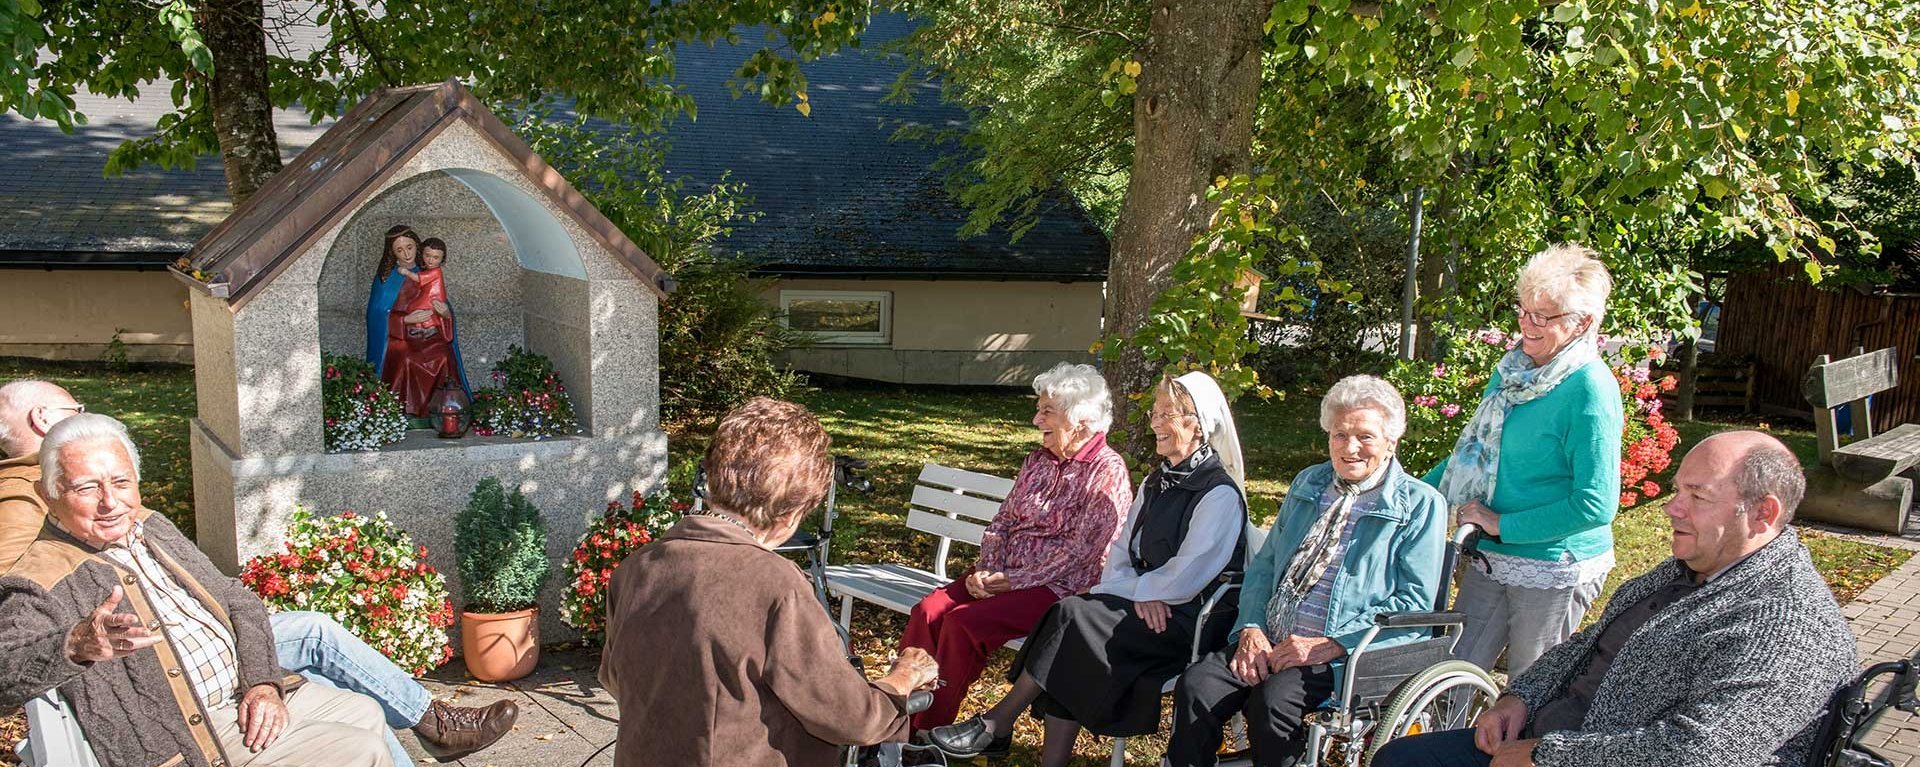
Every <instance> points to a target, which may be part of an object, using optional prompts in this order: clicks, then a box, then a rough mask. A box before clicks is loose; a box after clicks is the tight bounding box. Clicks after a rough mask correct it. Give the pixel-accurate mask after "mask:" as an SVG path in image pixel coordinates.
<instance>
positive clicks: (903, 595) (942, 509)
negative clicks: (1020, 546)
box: [827, 463, 1021, 649]
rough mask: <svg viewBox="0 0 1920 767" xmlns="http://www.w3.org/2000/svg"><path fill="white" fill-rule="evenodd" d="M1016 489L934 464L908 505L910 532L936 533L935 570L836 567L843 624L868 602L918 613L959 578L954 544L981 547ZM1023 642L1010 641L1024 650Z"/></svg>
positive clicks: (830, 589) (833, 578)
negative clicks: (950, 560)
mask: <svg viewBox="0 0 1920 767" xmlns="http://www.w3.org/2000/svg"><path fill="white" fill-rule="evenodd" d="M1012 491H1013V480H1011V479H1006V478H1004V477H996V476H993V475H991V474H981V473H979V472H974V471H964V470H961V469H954V468H949V467H946V466H941V465H940V464H937V463H930V464H927V465H926V466H924V467H921V469H920V479H919V480H918V481H916V482H915V483H914V486H913V497H912V499H911V500H910V501H908V505H907V529H909V530H917V531H919V532H923V533H927V534H929V535H933V536H935V537H936V538H938V539H939V543H938V544H936V545H935V546H934V549H933V562H932V567H931V568H930V569H922V568H918V567H914V566H912V565H901V564H892V563H880V564H849V565H830V566H828V567H827V593H828V594H829V595H831V596H834V597H838V598H839V599H840V625H841V627H842V628H847V627H849V626H850V624H851V623H852V622H853V603H854V602H855V601H860V602H867V603H870V604H876V605H879V606H881V607H885V608H887V609H889V610H892V611H894V612H899V613H908V612H912V611H913V606H914V605H916V604H919V603H920V600H922V599H925V598H926V596H927V595H928V594H931V593H933V592H934V590H935V589H938V588H940V587H942V586H945V585H947V582H949V581H951V580H953V576H951V575H948V574H947V556H948V554H949V553H951V552H952V550H953V543H954V542H955V541H959V542H961V543H969V544H972V545H974V546H979V545H980V535H981V533H983V532H985V531H986V529H987V523H988V522H991V521H993V515H994V514H995V513H997V512H999V511H1000V502H1001V501H1004V500H1006V497H1007V493H1010V492H1012ZM1020 644H1021V640H1019V639H1015V640H1013V641H1011V642H1008V643H1007V646H1008V647H1012V648H1014V649H1019V647H1020Z"/></svg>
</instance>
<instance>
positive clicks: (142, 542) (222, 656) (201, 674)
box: [101, 525, 240, 708]
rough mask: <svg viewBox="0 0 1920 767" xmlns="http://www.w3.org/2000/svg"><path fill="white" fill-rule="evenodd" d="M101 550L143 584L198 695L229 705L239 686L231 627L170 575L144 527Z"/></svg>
mask: <svg viewBox="0 0 1920 767" xmlns="http://www.w3.org/2000/svg"><path fill="white" fill-rule="evenodd" d="M101 553H102V554H104V555H105V556H106V557H107V558H108V559H111V560H113V561H114V562H116V563H118V564H120V565H121V566H123V567H126V568H127V569H129V570H132V571H133V574H134V576H135V577H137V578H139V579H140V588H141V590H142V591H144V592H146V595H147V600H148V601H149V602H151V603H152V605H153V609H154V612H155V613H156V614H158V615H159V616H160V622H161V627H162V633H164V634H165V635H166V638H167V642H168V643H169V644H171V645H173V649H174V651H175V652H177V653H179V655H180V664H181V666H182V667H183V669H184V670H185V671H186V674H187V679H188V680H189V681H191V682H192V683H193V691H194V693H195V694H197V695H199V696H200V700H201V701H202V702H204V703H206V705H207V708H219V707H221V706H228V705H233V703H234V701H235V693H237V692H238V690H239V687H240V663H239V661H238V660H237V658H236V654H235V650H234V643H233V631H232V630H230V629H228V628H227V626H226V624H224V623H221V622H220V620H219V619H218V618H215V617H214V616H213V613H212V612H210V611H208V610H207V607H206V606H205V605H203V604H201V603H200V600H198V599H196V598H194V596H193V594H192V593H191V592H189V591H187V590H186V588H185V587H183V586H181V585H180V582H179V581H176V580H174V578H173V575H172V574H170V573H168V572H167V569H166V567H165V566H163V565H161V564H160V560H158V559H156V558H155V557H154V556H153V552H152V551H151V550H149V549H148V548H147V541H146V531H145V530H144V529H143V528H142V527H140V526H137V525H136V526H135V527H134V529H133V532H131V533H128V534H127V537H125V538H122V539H121V540H120V542H118V543H115V544H110V545H108V546H107V548H106V550H105V551H102V552H101Z"/></svg>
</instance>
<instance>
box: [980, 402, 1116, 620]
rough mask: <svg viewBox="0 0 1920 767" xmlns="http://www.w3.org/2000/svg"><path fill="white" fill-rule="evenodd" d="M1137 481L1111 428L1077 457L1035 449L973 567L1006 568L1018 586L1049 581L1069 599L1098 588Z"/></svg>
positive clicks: (989, 527) (995, 517)
mask: <svg viewBox="0 0 1920 767" xmlns="http://www.w3.org/2000/svg"><path fill="white" fill-rule="evenodd" d="M1132 484H1133V483H1132V480H1131V479H1130V478H1129V477H1128V475H1127V462H1126V461H1125V460H1124V459H1122V458H1121V457H1120V454H1119V453H1116V452H1114V450H1113V448H1111V447H1108V446H1107V435H1106V433H1105V432H1102V433H1099V434H1095V435H1093V439H1090V440H1087V444H1086V445H1085V446H1084V447H1081V448H1080V451H1079V452H1077V453H1075V454H1074V455H1073V457H1071V458H1066V459H1062V458H1060V457H1058V456H1056V455H1054V454H1053V452H1052V451H1050V450H1048V449H1046V448H1044V447H1043V448H1040V449H1039V450H1035V451H1033V453H1032V454H1030V455H1028V456H1027V461H1026V463H1024V464H1022V465H1021V466H1020V475H1019V476H1017V477H1015V478H1014V480H1013V491H1012V492H1010V493H1008V494H1007V500H1006V501H1005V502H1003V503H1001V504H1000V511H999V512H998V513H996V514H994V515H993V521H992V522H990V523H988V524H987V529H986V532H985V533H983V534H982V535H981V537H980V558H979V559H978V560H976V561H975V562H974V565H973V569H975V570H979V571H982V572H990V573H991V572H1003V573H1006V574H1007V580H1008V582H1009V583H1010V585H1012V586H1013V588H1014V589H1016V590H1018V589H1027V588H1033V587H1035V586H1046V587H1047V588H1049V589H1052V590H1053V593H1054V594H1056V595H1058V596H1062V597H1065V596H1070V595H1073V594H1078V593H1080V592H1082V591H1086V590H1087V589H1089V588H1092V587H1093V584H1095V583H1097V582H1099V580H1100V568H1101V565H1102V564H1103V563H1104V562H1105V560H1106V554H1107V547H1108V546H1109V545H1110V544H1112V543H1113V538H1114V536H1115V535H1116V534H1118V532H1119V528H1120V521H1121V520H1123V519H1125V518H1126V516H1127V507H1128V506H1129V505H1131V503H1132V500H1133V489H1132Z"/></svg>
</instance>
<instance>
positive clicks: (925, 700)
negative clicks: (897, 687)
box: [907, 690, 933, 715]
mask: <svg viewBox="0 0 1920 767" xmlns="http://www.w3.org/2000/svg"><path fill="white" fill-rule="evenodd" d="M932 707H933V693H930V692H927V691H926V690H920V691H918V692H915V693H913V694H912V695H908V696H907V713H908V714H909V715H911V714H918V713H920V712H922V711H925V710H927V709H929V708H932Z"/></svg>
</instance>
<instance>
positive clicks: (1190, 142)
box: [1106, 0, 1273, 458]
mask: <svg viewBox="0 0 1920 767" xmlns="http://www.w3.org/2000/svg"><path fill="white" fill-rule="evenodd" d="M1272 6H1273V1H1272V0H1154V2H1153V17H1152V19H1151V20H1150V21H1149V22H1148V26H1147V40H1146V44H1145V46H1144V48H1143V50H1142V51H1141V55H1140V68H1141V71H1140V79H1139V81H1138V89H1137V90H1136V91H1135V93H1134V97H1133V136H1134V151H1133V167H1132V170H1131V172H1130V173H1129V176H1128V180H1127V197H1126V201H1125V202H1124V203H1123V204H1122V205H1121V208H1120V219H1119V221H1118V222H1117V223H1116V225H1115V226H1114V232H1113V252H1112V255H1111V258H1110V262H1109V267H1108V273H1107V305H1106V316H1107V332H1108V333H1109V334H1117V335H1119V336H1122V337H1126V336H1131V335H1132V334H1133V333H1134V332H1135V331H1137V330H1139V329H1140V327H1141V326H1142V325H1144V324H1145V323H1146V320H1147V316H1148V313H1149V312H1150V311H1151V309H1152V307H1153V300H1154V298H1155V297H1157V296H1159V295H1160V293H1161V292H1162V291H1164V290H1166V288H1167V282H1168V279H1169V274H1170V273H1171V271H1172V269H1173V265H1174V264H1175V263H1176V262H1177V261H1178V260H1179V259H1180V258H1182V257H1183V256H1185V255H1186V253H1187V249H1188V247H1189V246H1190V245H1192V243H1193V241H1194V238H1195V237H1197V236H1199V234H1200V233H1201V232H1203V231H1205V229H1206V228H1207V219H1208V217H1209V216H1210V215H1212V213H1213V208H1212V206H1211V205H1209V204H1207V198H1206V189H1207V185H1208V184H1210V183H1212V182H1213V179H1214V178H1215V177H1217V176H1227V175H1233V174H1235V173H1242V172H1245V171H1246V170H1247V162H1248V155H1249V154H1250V153H1251V151H1252V148H1253V110H1254V102H1255V99H1256V98H1257V96H1258V95H1259V90H1260V57H1261V54H1262V53H1263V52H1264V51H1265V45H1264V41H1263V40H1262V36H1261V32H1260V25H1261V23H1262V22H1264V21H1265V20H1266V18H1267V13H1268V11H1269V10H1270V9H1271V8H1272ZM1159 374H1160V371H1159V370H1158V369H1157V368H1156V367H1155V366H1154V365H1152V364H1150V363H1148V361H1147V360H1146V359H1145V358H1144V357H1143V356H1141V354H1140V353H1139V352H1138V351H1137V350H1133V349H1129V350H1127V351H1126V352H1125V353H1124V354H1122V355H1121V356H1120V358H1119V359H1118V360H1116V361H1114V363H1113V364H1110V365H1108V367H1107V370H1106V376H1107V385H1108V386H1109V387H1110V388H1112V390H1113V395H1114V398H1113V399H1114V404H1115V406H1116V412H1115V416H1116V419H1115V420H1116V422H1117V423H1120V424H1127V423H1129V418H1128V415H1129V413H1130V412H1131V411H1132V410H1133V408H1134V407H1135V406H1137V405H1138V403H1137V402H1135V401H1134V400H1133V399H1132V398H1131V397H1130V396H1129V395H1132V394H1137V393H1141V392H1145V391H1147V390H1148V389H1149V388H1150V387H1152V386H1153V383H1154V381H1155V379H1156V378H1157V377H1158V376H1159ZM1129 432H1130V433H1129V434H1128V436H1127V440H1126V443H1125V445H1124V447H1123V448H1122V451H1123V452H1125V453H1126V454H1128V455H1130V456H1133V457H1135V458H1145V457H1146V456H1148V455H1151V451H1152V446H1153V441H1152V437H1151V433H1150V432H1148V431H1147V430H1146V429H1144V428H1140V429H1130V430H1129Z"/></svg>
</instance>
